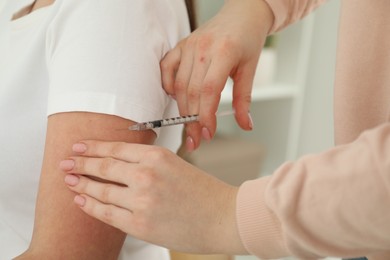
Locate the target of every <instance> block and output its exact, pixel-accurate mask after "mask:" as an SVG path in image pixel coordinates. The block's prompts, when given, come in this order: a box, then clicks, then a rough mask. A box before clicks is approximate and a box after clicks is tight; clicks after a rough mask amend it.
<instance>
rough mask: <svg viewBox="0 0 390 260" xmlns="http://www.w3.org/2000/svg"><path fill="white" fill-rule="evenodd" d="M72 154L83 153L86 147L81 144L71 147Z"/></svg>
mask: <svg viewBox="0 0 390 260" xmlns="http://www.w3.org/2000/svg"><path fill="white" fill-rule="evenodd" d="M72 150H73V152H76V153H84V152H85V151H86V150H87V146H86V145H85V144H83V143H77V144H74V145H73V146H72Z"/></svg>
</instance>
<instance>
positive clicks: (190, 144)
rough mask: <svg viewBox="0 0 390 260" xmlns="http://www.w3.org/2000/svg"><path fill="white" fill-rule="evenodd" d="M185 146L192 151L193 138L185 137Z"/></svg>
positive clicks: (193, 145) (193, 147)
mask: <svg viewBox="0 0 390 260" xmlns="http://www.w3.org/2000/svg"><path fill="white" fill-rule="evenodd" d="M186 148H187V151H188V152H192V151H193V150H194V149H195V143H194V139H192V137H191V136H188V137H187V139H186Z"/></svg>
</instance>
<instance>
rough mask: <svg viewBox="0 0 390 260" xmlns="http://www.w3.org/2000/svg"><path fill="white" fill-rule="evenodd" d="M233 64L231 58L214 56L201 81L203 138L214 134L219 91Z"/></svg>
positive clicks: (222, 87) (208, 137)
mask: <svg viewBox="0 0 390 260" xmlns="http://www.w3.org/2000/svg"><path fill="white" fill-rule="evenodd" d="M234 65H235V64H234V62H233V61H232V60H230V61H229V60H228V61H227V60H225V59H222V58H216V59H214V60H213V61H212V62H211V64H210V67H209V70H208V72H207V75H206V77H205V80H204V82H203V87H202V93H201V101H200V114H199V115H200V120H199V121H200V124H201V125H202V126H203V127H204V128H205V129H203V137H204V138H205V139H211V138H212V137H213V136H214V134H215V131H216V128H217V121H216V116H215V114H216V112H217V110H218V106H219V102H220V99H221V92H222V91H223V89H224V87H225V84H226V81H227V79H228V77H229V74H230V72H231V70H232V68H233V67H234ZM205 131H207V132H205Z"/></svg>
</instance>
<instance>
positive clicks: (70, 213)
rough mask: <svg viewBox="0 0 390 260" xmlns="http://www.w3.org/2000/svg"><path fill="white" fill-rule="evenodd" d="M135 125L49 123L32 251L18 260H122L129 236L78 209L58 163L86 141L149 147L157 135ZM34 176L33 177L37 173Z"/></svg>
mask: <svg viewBox="0 0 390 260" xmlns="http://www.w3.org/2000/svg"><path fill="white" fill-rule="evenodd" d="M129 124H131V121H129V120H126V119H123V118H120V117H116V116H110V115H103V114H96V113H79V112H74V113H60V114H54V115H52V116H50V117H49V119H48V128H47V137H46V145H45V156H44V161H43V165H42V172H41V180H40V185H39V194H38V201H37V207H36V216H35V225H34V233H33V238H32V242H31V245H30V248H29V250H28V251H27V252H26V253H25V254H23V255H22V257H20V258H17V259H27V258H28V259H78V260H82V259H86V260H90V259H96V260H98V259H102V260H107V259H117V257H118V254H119V251H120V249H121V246H122V243H123V241H124V238H125V234H124V233H123V232H121V231H119V230H118V229H115V228H112V227H110V226H108V225H106V224H104V223H102V222H100V221H98V220H96V219H93V218H91V217H89V216H87V215H86V214H84V213H83V212H81V211H80V209H79V208H78V207H77V206H75V205H74V203H73V197H74V193H73V192H70V191H69V189H68V188H67V187H66V185H64V181H63V179H64V176H63V174H61V172H60V170H59V167H58V165H59V163H60V161H61V160H63V159H64V158H66V157H68V156H70V155H71V153H72V150H71V147H72V144H73V143H75V142H77V141H79V140H82V139H85V138H93V139H97V140H107V141H108V140H111V141H114V140H115V141H125V142H135V143H147V144H150V143H152V142H153V140H154V139H155V134H154V133H153V132H150V131H147V132H134V131H133V132H130V131H126V130H118V129H126V127H127V126H128V125H129ZM32 174H33V173H32Z"/></svg>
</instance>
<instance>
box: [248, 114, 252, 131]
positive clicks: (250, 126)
mask: <svg viewBox="0 0 390 260" xmlns="http://www.w3.org/2000/svg"><path fill="white" fill-rule="evenodd" d="M248 118H249V128H250V129H251V130H252V129H253V119H252V116H251V112H248Z"/></svg>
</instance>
